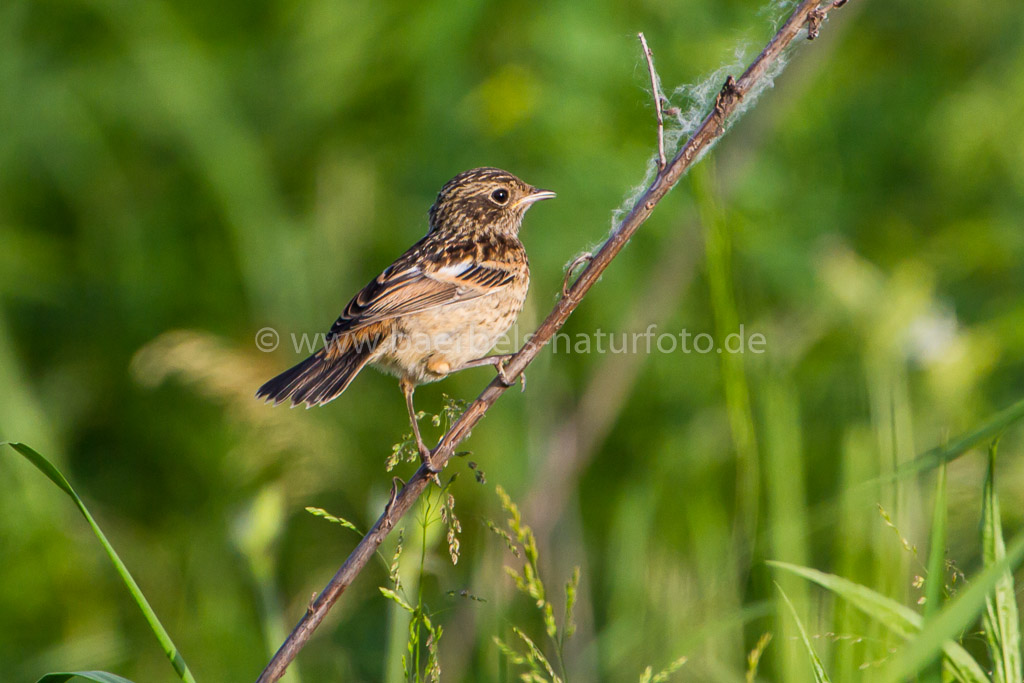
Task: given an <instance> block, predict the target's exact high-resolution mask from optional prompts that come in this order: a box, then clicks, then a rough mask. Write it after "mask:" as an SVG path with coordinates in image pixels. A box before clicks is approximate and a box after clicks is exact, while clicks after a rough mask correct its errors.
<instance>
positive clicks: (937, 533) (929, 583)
mask: <svg viewBox="0 0 1024 683" xmlns="http://www.w3.org/2000/svg"><path fill="white" fill-rule="evenodd" d="M945 565H946V463H942V465H941V466H940V467H939V475H938V481H937V482H936V484H935V507H934V508H933V510H932V531H931V534H930V539H929V541H928V577H927V578H926V579H925V584H924V619H925V621H926V622H927V621H928V620H929V619H931V618H932V617H933V616H934V615H935V614H936V613H938V611H939V610H940V609H941V608H942V605H941V604H940V602H941V598H942V586H943V584H945V578H946V572H945ZM921 682H922V683H942V662H941V661H940V660H939V659H936V660H935V661H934V662H933V663H932V664H930V665H929V666H928V669H927V670H926V671H924V672H923V673H922V676H921Z"/></svg>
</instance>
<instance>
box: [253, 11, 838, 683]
mask: <svg viewBox="0 0 1024 683" xmlns="http://www.w3.org/2000/svg"><path fill="white" fill-rule="evenodd" d="M846 2H847V0H832V1H830V2H822V0H802V2H800V4H799V5H798V6H797V7H796V9H794V10H793V13H792V14H791V15H790V16H789V18H788V19H787V20H786V22H785V23H784V24H783V25H782V26H781V27H780V28H779V30H778V32H777V33H776V34H775V35H774V36H773V37H772V39H771V41H769V43H768V45H767V46H766V47H765V48H764V49H763V50H762V51H761V54H759V55H758V56H757V58H756V59H755V60H754V61H753V62H752V63H751V64H750V66H749V67H747V70H746V71H744V72H743V75H741V76H740V77H739V78H737V79H732V78H731V77H730V79H729V80H728V81H727V82H726V85H725V87H723V88H722V92H721V93H719V96H718V98H716V101H715V106H714V109H713V110H712V111H710V112H708V114H707V116H706V117H705V118H704V120H703V121H702V122H701V124H700V126H699V127H698V128H697V130H695V131H694V133H693V135H691V136H690V138H689V139H688V140H687V141H686V143H685V144H684V145H683V146H682V147H681V148H680V149H679V151H678V152H677V153H676V154H675V156H674V157H673V158H672V160H671V161H669V162H666V160H665V150H664V137H663V135H664V133H663V125H662V108H661V103H662V98H661V94H660V92H659V88H658V84H657V76H656V74H655V73H654V66H653V60H652V58H651V54H650V50H648V49H647V41H646V40H645V39H644V38H643V36H642V35H641V36H640V40H641V43H642V45H643V47H644V54H645V55H646V57H647V63H648V65H649V67H650V70H651V82H652V84H653V86H654V91H655V99H656V103H657V111H658V124H659V125H658V143H659V147H658V152H659V157H658V159H659V164H660V167H661V168H660V172H659V173H658V175H657V177H656V178H655V179H654V182H652V183H651V186H650V187H648V188H647V190H646V191H645V192H644V193H643V195H641V196H640V198H639V199H637V201H636V203H635V204H634V205H633V208H632V210H631V211H630V212H629V214H628V215H627V216H626V217H625V219H624V220H623V221H622V222H621V223H620V224H619V225H618V227H617V228H615V230H614V232H612V234H611V235H609V236H608V238H607V239H606V240H605V241H604V243H603V244H602V245H601V248H600V249H598V250H597V251H596V252H594V254H593V255H592V256H591V257H590V258H589V259H587V266H586V267H585V268H584V269H583V272H582V273H580V275H579V277H578V278H577V279H576V281H575V282H574V283H573V285H572V287H571V288H568V291H563V293H564V294H566V296H563V297H562V298H561V299H559V300H558V302H557V303H556V304H555V307H554V309H553V310H552V311H551V313H549V314H548V317H547V318H545V319H544V322H542V323H541V325H540V327H539V328H537V331H536V332H535V333H534V334H533V335H532V336H530V337H529V338H528V340H527V342H526V344H524V345H523V347H522V348H521V349H519V351H518V352H517V353H516V354H515V355H514V356H512V358H511V359H510V360H509V361H508V364H507V365H506V366H505V374H506V379H513V380H514V379H515V378H517V377H519V376H520V375H521V374H522V372H523V370H525V369H526V366H528V365H529V364H530V363H531V362H533V360H534V359H535V358H536V357H537V356H538V355H539V354H540V352H541V350H542V349H543V348H544V346H545V345H546V344H547V343H548V342H550V341H551V339H552V338H553V337H554V335H555V334H556V333H557V332H558V331H559V330H560V329H561V328H562V325H564V324H565V321H566V320H567V319H568V318H569V316H570V315H571V314H572V312H573V311H574V310H576V308H577V307H578V306H579V305H580V302H581V301H582V300H583V298H584V297H585V296H586V295H587V292H589V291H590V288H591V287H593V286H594V285H595V284H596V283H597V281H598V279H599V278H600V277H601V274H602V273H604V271H605V270H606V269H607V268H608V266H609V265H610V264H611V262H612V260H613V259H614V258H615V257H616V256H617V255H618V254H619V252H620V251H622V249H623V247H625V246H626V243H627V242H629V240H630V238H632V237H633V235H634V234H635V233H636V231H637V230H638V229H639V228H640V226H641V225H643V223H644V222H645V221H646V220H647V219H648V218H649V217H650V215H651V212H652V211H653V210H654V208H655V206H657V204H658V202H660V201H661V200H662V199H663V198H664V197H665V195H666V194H668V192H669V190H671V189H672V187H673V186H675V185H676V184H677V183H678V182H679V179H680V178H682V177H683V175H684V174H685V173H686V172H687V171H688V170H689V169H690V167H691V166H693V164H694V161H695V160H696V159H698V158H699V157H700V155H701V153H703V152H704V151H706V150H707V149H708V148H709V147H710V146H711V144H712V143H714V142H715V140H717V139H718V138H719V137H721V136H722V135H723V133H724V132H725V126H724V123H725V121H727V120H728V118H729V116H731V115H732V114H733V113H734V112H735V111H736V109H737V106H738V105H739V103H740V101H741V100H742V99H743V98H744V97H745V96H746V95H748V94H749V93H751V92H754V91H756V89H757V88H758V87H760V86H761V85H763V81H764V79H765V78H766V76H767V74H768V73H769V72H770V70H771V68H772V65H773V64H774V63H775V62H777V61H778V59H779V57H780V56H781V55H782V52H783V51H784V50H785V49H786V48H787V47H788V46H789V45H790V44H791V43H792V42H793V40H794V39H795V38H796V37H797V36H798V35H799V33H800V31H802V30H803V29H804V28H805V27H806V28H807V29H808V33H809V35H810V34H812V33H816V32H817V30H818V28H820V26H821V22H822V20H823V19H824V18H825V17H826V16H827V15H828V13H829V12H830V11H831V10H833V9H836V8H838V7H841V6H843V5H844V4H846ZM581 263H582V261H581V262H580V263H577V264H574V265H573V267H572V268H570V272H572V271H574V270H575V268H576V267H578V266H579V265H580V264H581ZM563 284H564V283H563ZM507 390H508V384H506V383H505V382H503V381H502V380H501V379H500V378H497V377H496V378H495V379H494V380H492V381H491V383H490V384H488V385H487V387H486V388H485V389H484V390H483V392H481V394H480V395H479V396H478V397H477V399H476V400H475V401H473V403H472V404H470V406H469V408H467V409H466V411H465V412H464V413H463V414H462V416H461V417H459V419H458V420H456V421H455V424H453V425H452V426H451V429H449V430H448V433H447V434H445V435H444V436H443V437H442V438H441V441H440V442H439V443H438V444H437V446H436V447H435V448H434V450H433V451H431V458H430V460H431V462H432V463H434V465H435V467H437V468H443V467H444V466H445V465H446V464H447V463H448V460H449V459H450V458H451V457H452V456H453V455H454V453H455V448H456V447H457V446H458V445H459V444H460V443H462V441H463V440H464V439H466V437H468V436H469V433H470V432H471V431H472V429H473V427H474V426H476V424H477V423H478V422H479V421H480V420H481V419H482V418H483V417H484V415H486V414H487V411H488V410H489V409H490V407H491V406H492V405H493V404H494V402H495V401H497V400H498V398H500V397H501V395H502V394H503V393H505V391H507ZM430 477H431V473H430V472H429V471H428V470H427V468H426V466H422V467H420V468H419V470H417V471H416V474H414V475H413V477H412V478H411V479H410V480H409V483H407V484H406V485H405V486H403V487H402V488H401V490H399V491H398V492H397V494H393V495H392V498H391V500H390V501H389V503H388V505H387V507H386V508H385V510H384V513H383V514H382V515H381V516H380V518H379V519H378V520H377V523H376V524H374V525H373V527H372V528H371V529H370V531H369V532H368V533H367V534H366V536H364V537H363V539H362V540H361V541H360V542H359V544H358V545H357V546H356V548H355V549H354V550H353V551H352V553H351V554H350V555H349V556H348V559H346V560H345V563H344V564H343V565H342V566H341V567H340V568H339V569H338V571H337V573H336V574H335V575H334V577H333V578H332V579H331V580H330V582H329V583H328V584H327V586H326V587H325V588H324V590H323V591H322V592H321V593H320V594H319V595H317V597H316V600H314V601H313V604H312V605H311V606H310V608H309V609H308V610H307V611H306V613H305V615H304V616H303V617H302V619H301V620H300V621H299V623H298V624H297V625H296V626H295V629H294V630H293V631H292V632H291V634H290V635H289V636H288V638H287V639H286V640H285V642H284V643H283V644H282V645H281V648H280V649H279V650H278V651H277V654H275V655H274V658H273V659H271V660H270V663H269V664H267V667H266V668H265V669H264V670H263V673H262V674H261V675H260V677H259V680H258V681H257V683H274V681H277V680H278V679H279V678H281V676H282V675H283V674H284V671H285V669H286V668H287V667H288V665H289V664H290V663H291V662H292V660H293V659H294V658H295V655H296V654H298V651H299V650H300V649H301V648H302V646H303V645H305V644H306V642H307V641H308V640H309V638H310V637H311V636H312V635H313V631H314V630H316V628H317V627H318V626H319V625H320V623H321V622H322V621H323V619H324V617H325V616H326V615H327V612H328V611H329V610H330V609H331V607H332V606H333V605H334V603H335V602H336V601H337V600H338V598H339V597H341V594H342V593H343V592H344V591H345V589H346V588H347V587H348V586H349V585H350V584H351V583H352V581H353V580H354V579H355V578H356V576H358V574H359V572H360V571H362V569H363V567H365V566H366V564H367V563H368V562H369V561H370V558H372V557H373V555H374V553H375V552H376V551H377V548H378V547H379V546H380V544H381V543H382V542H383V541H384V539H385V537H387V535H388V533H390V531H391V529H392V528H394V526H395V523H396V522H397V521H398V520H399V519H401V518H402V516H403V515H405V514H406V513H407V512H408V511H409V509H410V508H411V507H412V505H413V503H415V502H416V500H417V499H418V498H419V496H420V494H422V493H423V491H424V489H426V487H427V486H428V485H429V484H430V481H431V479H430Z"/></svg>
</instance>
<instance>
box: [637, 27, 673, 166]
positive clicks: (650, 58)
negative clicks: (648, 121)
mask: <svg viewBox="0 0 1024 683" xmlns="http://www.w3.org/2000/svg"><path fill="white" fill-rule="evenodd" d="M636 35H637V37H638V38H640V45H642V46H643V48H644V59H646V60H647V71H648V72H649V73H650V74H651V94H652V95H653V97H654V111H655V112H657V114H658V172H659V173H660V172H661V171H664V170H665V166H666V165H667V164H668V162H667V161H666V160H665V116H664V114H663V112H662V109H661V107H662V103H663V102H664V101H665V96H664V95H662V94H661V86H660V85H659V84H658V73H657V72H656V71H655V70H654V55H653V54H652V53H651V48H650V47H648V46H647V38H645V37H644V32H643V31H641V32H640V33H638V34H636Z"/></svg>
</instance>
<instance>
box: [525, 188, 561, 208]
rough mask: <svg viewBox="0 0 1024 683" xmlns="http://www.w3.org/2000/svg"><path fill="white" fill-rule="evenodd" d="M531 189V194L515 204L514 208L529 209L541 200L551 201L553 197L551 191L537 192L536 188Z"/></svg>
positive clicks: (553, 194)
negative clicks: (523, 207) (524, 207)
mask: <svg viewBox="0 0 1024 683" xmlns="http://www.w3.org/2000/svg"><path fill="white" fill-rule="evenodd" d="M531 189H532V192H530V194H528V195H526V196H525V197H523V198H522V199H520V200H519V201H518V202H516V206H517V207H518V206H526V207H529V206H530V205H531V204H533V203H534V202H539V201H540V200H542V199H551V198H552V197H554V196H555V193H554V192H552V191H551V190H539V189H537V188H536V187H534V188H531Z"/></svg>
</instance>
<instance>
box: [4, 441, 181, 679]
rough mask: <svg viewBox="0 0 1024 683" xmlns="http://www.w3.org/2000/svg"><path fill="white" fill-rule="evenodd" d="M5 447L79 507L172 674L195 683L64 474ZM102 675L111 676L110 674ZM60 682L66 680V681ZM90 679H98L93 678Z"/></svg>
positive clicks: (18, 447)
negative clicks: (44, 476)
mask: <svg viewBox="0 0 1024 683" xmlns="http://www.w3.org/2000/svg"><path fill="white" fill-rule="evenodd" d="M2 445H4V444H3V443H0V446H2ZM6 445H8V446H10V447H11V448H13V449H14V450H15V451H17V452H18V453H20V454H21V455H22V456H24V458H25V459H26V460H28V461H29V462H30V463H32V464H33V465H34V466H35V467H36V469H38V470H39V471H40V472H42V473H43V474H45V475H46V477H47V478H48V479H49V480H50V481H52V482H53V483H54V484H56V485H57V486H58V487H59V488H60V489H61V490H62V491H64V493H66V494H68V495H69V496H71V500H73V501H74V503H75V505H76V506H77V507H78V510H79V512H81V513H82V516H83V517H85V521H86V522H88V523H89V526H90V527H91V528H92V531H93V533H94V534H96V538H98V539H99V540H100V544H101V545H102V546H103V549H104V550H106V551H107V555H108V556H109V557H110V561H111V562H112V563H113V565H114V569H116V570H117V573H118V575H119V576H120V577H121V580H122V581H123V582H124V585H125V586H127V588H128V592H129V593H131V594H132V598H134V600H135V604H137V605H138V606H139V609H140V610H142V616H143V617H145V619H146V622H147V623H148V624H149V627H150V628H151V629H152V630H153V633H154V635H156V639H157V640H158V641H159V642H160V647H161V648H162V649H163V651H164V654H165V655H167V659H169V660H170V662H171V666H173V667H174V671H175V672H176V673H177V674H178V678H180V679H181V680H182V681H185V683H195V680H196V679H195V678H194V677H193V676H192V672H191V671H189V668H188V665H187V664H185V659H184V658H183V657H182V656H181V653H180V652H178V648H177V647H176V646H175V645H174V641H172V640H171V636H170V635H169V634H168V633H167V630H166V629H164V627H163V624H161V623H160V620H159V619H158V618H157V616H156V612H154V611H153V608H152V607H151V606H150V604H149V601H148V600H147V599H146V596H145V595H143V594H142V589H141V588H139V584H137V583H135V579H134V578H132V575H131V573H130V572H129V571H128V567H126V566H125V564H124V562H122V561H121V558H120V557H118V555H117V552H116V551H115V550H114V546H112V545H110V541H108V540H107V537H106V535H104V533H103V531H102V530H101V529H100V527H99V525H98V524H97V523H96V520H95V519H93V517H92V515H91V514H90V513H89V510H88V509H87V508H86V507H85V503H83V502H82V499H81V498H79V497H78V494H77V493H75V489H74V488H72V487H71V484H70V483H68V480H67V479H65V478H64V475H63V474H61V473H60V470H58V469H57V468H56V467H54V465H53V464H52V463H51V462H50V461H49V460H47V459H46V458H44V457H43V456H42V455H40V454H39V453H37V452H36V451H34V450H32V449H31V448H30V447H28V446H26V445H25V444H23V443H10V442H6ZM84 673H89V674H93V675H98V674H102V673H103V672H96V671H92V672H84ZM50 675H51V676H68V677H71V676H83V674H82V673H74V674H50ZM103 675H106V676H113V674H103ZM44 679H46V680H47V683H52V682H53V681H58V680H61V679H47V677H44ZM63 680H67V678H65V679H63ZM92 680H97V679H95V678H94V679H92ZM125 680H127V679H123V678H120V677H115V678H111V679H107V681H115V682H116V683H120V681H125ZM129 683H130V681H129Z"/></svg>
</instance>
